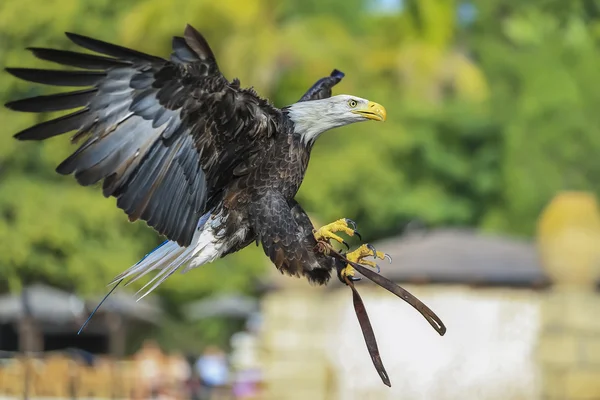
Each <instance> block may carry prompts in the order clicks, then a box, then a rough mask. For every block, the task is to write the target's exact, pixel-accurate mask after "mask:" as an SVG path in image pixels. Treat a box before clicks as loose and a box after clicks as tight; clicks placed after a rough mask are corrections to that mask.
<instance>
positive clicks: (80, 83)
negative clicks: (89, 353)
mask: <svg viewBox="0 0 600 400" xmlns="http://www.w3.org/2000/svg"><path fill="white" fill-rule="evenodd" d="M67 37H68V38H69V39H70V40H71V41H73V42H74V43H75V44H76V45H79V46H81V47H83V48H85V49H87V50H91V51H92V52H95V53H99V54H90V53H80V52H73V51H65V50H56V49H47V48H30V50H31V51H32V52H33V54H34V55H35V56H36V57H37V58H39V59H42V60H46V61H50V62H54V63H58V64H61V65H65V66H69V67H76V68H79V70H43V69H30V68H7V71H8V72H9V73H11V74H12V75H14V76H16V77H18V78H20V79H24V80H26V81H29V82H34V83H41V84H47V85H55V86H71V87H82V88H83V89H80V90H75V91H71V92H66V93H59V94H52V95H47V96H37V97H32V98H26V99H22V100H17V101H13V102H10V103H7V104H6V107H8V108H10V109H12V110H15V111H23V112H36V113H44V112H49V111H65V110H72V109H76V111H73V112H71V113H69V114H66V115H64V116H61V117H59V118H55V119H52V120H49V121H46V122H42V123H39V124H37V125H35V126H32V127H30V128H27V129H25V130H23V131H21V132H19V133H17V134H16V135H15V137H16V138H17V139H19V140H45V139H49V138H52V137H54V136H58V135H62V134H64V133H67V132H71V131H76V132H75V134H74V135H73V136H72V138H71V140H72V141H73V142H74V143H80V146H79V148H78V149H77V150H76V151H75V152H74V153H73V154H72V155H70V156H69V157H68V158H67V159H66V160H64V161H63V162H62V163H61V164H60V165H59V166H58V167H57V169H56V170H57V172H58V173H60V174H63V175H69V174H74V176H75V179H76V180H77V182H79V183H80V184H81V185H84V186H88V185H94V184H97V183H98V182H102V192H103V194H104V196H105V197H109V196H113V197H115V198H116V199H117V206H118V207H119V208H121V209H122V210H124V211H125V213H127V215H128V216H129V220H130V221H136V220H138V219H141V220H143V221H146V223H147V224H148V225H150V226H151V227H153V228H154V229H155V230H156V231H158V233H159V234H161V235H163V236H165V237H166V239H167V240H166V241H165V242H164V243H163V244H162V245H160V246H159V247H157V248H156V249H154V250H153V251H152V252H150V253H149V254H147V255H146V256H145V257H144V258H143V259H142V260H141V261H139V262H138V263H137V264H135V265H133V266H132V267H130V268H129V269H127V270H126V271H125V272H123V273H122V274H120V275H119V276H117V277H116V278H115V280H114V281H113V283H116V285H115V286H114V287H113V290H114V288H116V287H117V286H118V284H119V283H121V282H122V281H123V280H124V279H128V278H129V282H133V281H135V280H137V279H139V278H141V277H142V276H144V275H146V274H147V273H149V272H151V271H156V272H157V274H156V275H155V276H154V277H153V279H151V280H150V281H149V282H148V284H146V286H144V287H143V288H142V289H141V290H140V291H141V292H143V291H144V289H146V288H147V289H146V291H145V292H144V293H143V294H142V296H141V297H144V296H145V295H147V294H148V293H150V292H151V291H152V290H154V289H155V288H156V287H158V286H159V285H160V284H161V283H162V282H164V281H165V279H167V278H168V277H169V276H170V275H172V274H173V273H175V272H176V271H178V270H180V271H182V272H186V271H189V270H190V269H193V268H196V267H199V266H201V265H203V264H206V263H209V262H211V261H214V260H215V259H217V258H220V257H224V256H226V255H228V254H231V253H233V252H236V251H238V250H241V249H243V248H244V247H246V246H248V245H249V244H251V243H253V242H256V243H257V244H259V243H262V247H263V249H264V252H265V254H266V255H267V256H268V257H269V258H270V259H271V261H272V262H273V263H274V264H275V266H276V267H277V268H278V269H279V270H280V271H281V272H282V273H287V274H289V275H292V276H298V277H301V276H303V277H306V278H307V279H308V280H309V281H310V282H312V283H316V284H320V285H323V284H325V283H327V282H328V280H329V279H330V277H331V275H332V272H334V271H335V272H337V276H338V278H339V279H340V280H341V281H342V282H344V283H346V284H347V285H348V286H350V287H351V289H352V292H353V298H354V306H355V310H356V313H357V316H358V318H359V322H360V325H361V328H362V329H363V334H364V336H365V340H366V343H367V348H368V350H369V353H370V354H371V358H372V360H373V363H374V364H375V367H376V368H377V371H378V372H379V374H380V376H381V378H382V380H383V382H384V383H385V384H387V385H389V384H390V383H389V379H388V377H387V375H386V373H385V369H384V368H383V364H382V362H381V359H380V357H379V352H378V350H377V345H376V342H375V337H374V335H373V332H372V328H371V325H370V323H369V320H368V317H367V315H366V311H365V309H364V305H363V304H362V300H361V299H360V296H359V295H358V292H356V289H355V288H354V285H353V281H354V279H356V278H355V277H354V274H355V272H356V270H358V271H359V272H360V273H361V274H362V275H363V276H366V277H367V278H369V279H370V280H372V281H374V282H375V283H377V284H378V285H380V286H382V287H384V288H386V289H387V290H389V291H390V292H392V293H394V294H396V295H397V296H399V297H400V298H402V299H403V300H405V301H407V302H408V303H409V304H411V305H412V306H413V307H414V308H416V309H417V310H418V311H419V312H421V314H422V315H423V316H424V317H425V318H426V319H427V321H428V322H429V323H430V324H431V325H432V326H433V327H434V329H436V331H438V332H439V333H440V334H442V335H443V334H444V332H445V329H446V328H445V327H444V325H443V323H442V322H441V320H439V318H438V317H437V316H436V315H435V314H434V313H433V312H432V311H431V310H430V309H429V308H427V307H426V306H425V305H424V304H423V303H421V302H420V301H419V300H418V299H416V298H415V297H414V296H412V295H411V294H410V293H408V292H406V291H405V290H404V289H402V288H400V287H399V286H396V285H395V284H393V283H392V282H391V281H389V280H387V279H386V278H384V277H382V276H381V275H379V274H377V273H376V272H374V271H372V270H371V269H368V268H365V267H364V266H363V265H367V266H371V267H376V264H375V263H374V262H373V261H370V260H364V259H365V258H366V257H371V256H372V257H375V258H380V259H383V258H385V257H386V254H384V253H381V252H379V251H376V250H375V249H374V248H373V247H372V246H371V245H368V244H363V245H361V246H360V247H359V248H358V249H356V250H354V251H353V252H349V253H346V254H343V255H342V254H340V253H338V252H337V251H336V250H334V249H333V248H332V246H331V241H332V240H333V241H337V242H340V243H344V244H345V243H346V242H345V241H344V240H343V239H342V237H340V236H339V235H338V233H344V234H347V235H349V236H353V235H358V232H357V231H356V226H355V224H354V222H353V221H351V220H350V219H347V218H341V219H339V220H337V221H334V222H333V223H330V224H327V225H325V226H323V227H321V228H319V229H315V228H314V227H313V225H312V223H311V221H310V219H309V218H308V216H307V214H306V212H305V211H304V210H303V209H302V207H301V206H300V204H298V202H297V201H296V200H295V199H294V197H295V196H296V193H297V192H298V189H299V188H300V184H301V183H302V181H303V179H304V174H305V172H306V169H307V166H308V161H309V158H310V153H311V149H312V147H313V144H314V143H315V140H316V139H317V138H318V137H319V136H320V135H321V134H322V133H323V132H325V131H328V130H330V129H333V128H337V127H341V126H344V125H348V124H351V123H355V122H361V121H385V119H386V110H385V108H384V107H383V106H381V105H380V104H377V103H375V102H372V101H369V100H366V99H363V98H360V97H357V96H351V95H337V96H332V92H331V91H332V87H333V86H335V85H336V84H337V83H339V82H340V80H341V79H342V78H343V77H344V74H343V73H342V72H340V71H338V70H334V71H333V72H332V73H331V74H330V76H327V77H325V78H322V79H320V80H318V81H317V82H316V83H315V84H314V85H313V86H312V87H311V88H310V89H309V90H308V91H307V92H306V93H305V94H304V95H303V96H302V97H301V98H300V99H299V101H298V102H296V103H294V104H291V105H289V106H287V107H284V108H281V109H280V108H276V107H274V106H273V105H272V104H271V103H269V102H268V101H267V100H265V99H263V98H261V97H259V96H258V94H257V93H256V92H255V91H254V90H253V89H243V88H241V86H240V82H239V80H238V79H234V80H232V81H228V80H227V79H226V78H225V77H224V76H223V75H222V74H221V72H220V71H219V67H218V65H217V61H216V59H215V56H214V55H213V52H212V50H211V49H210V47H209V45H208V43H207V42H206V40H205V39H204V38H203V37H202V35H201V34H200V33H199V32H198V31H197V30H195V29H194V28H193V27H191V26H189V25H188V26H187V27H186V29H185V32H184V35H183V37H174V38H173V42H172V48H173V50H172V53H171V56H170V58H169V59H168V60H167V59H163V58H160V57H156V56H153V55H149V54H145V53H141V52H139V51H135V50H132V49H128V48H125V47H121V46H117V45H114V44H110V43H106V42H103V41H100V40H97V39H93V38H90V37H85V36H81V35H78V34H74V33H67ZM361 264H363V265H361ZM111 292H112V290H111ZM111 292H109V295H110V293H111ZM107 296H108V295H107ZM141 297H140V298H141ZM105 298H106V297H105ZM94 312H95V311H94ZM92 315H93V313H92ZM90 318H91V316H90ZM88 321H89V319H88ZM86 323H87V321H86ZM84 326H85V324H84ZM82 329H83V327H82ZM80 332H81V330H80Z"/></svg>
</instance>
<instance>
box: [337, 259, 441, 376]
mask: <svg viewBox="0 0 600 400" xmlns="http://www.w3.org/2000/svg"><path fill="white" fill-rule="evenodd" d="M329 255H330V256H333V257H335V258H337V259H339V260H341V261H343V262H344V263H346V264H350V265H351V266H352V267H354V269H356V271H358V272H359V273H360V274H361V275H363V276H364V277H365V278H367V279H369V280H370V281H372V282H374V283H375V284H377V285H378V286H381V287H382V288H384V289H385V290H387V291H388V292H391V293H393V294H395V295H396V296H398V297H399V298H401V299H402V300H404V301H405V302H407V303H408V304H410V305H411V306H412V307H413V308H414V309H415V310H417V311H418V312H419V313H420V314H421V315H422V316H423V318H425V319H426V320H427V322H429V324H430V325H431V326H432V327H433V329H435V331H436V332H437V333H439V334H440V336H443V335H444V334H445V333H446V326H445V325H444V323H443V322H442V320H441V319H440V318H439V317H438V316H437V315H436V314H435V313H434V312H433V311H432V310H431V309H430V308H429V307H427V306H426V305H425V304H423V302H422V301H421V300H419V299H417V298H416V297H415V296H413V295H412V294H411V293H410V292H408V291H407V290H406V289H403V288H401V287H400V286H398V285H396V284H395V283H394V282H392V281H391V280H389V279H387V278H385V277H384V276H381V275H379V274H378V273H377V272H375V271H373V270H371V269H369V268H366V267H363V266H362V265H360V264H357V263H355V262H352V261H350V260H348V259H347V258H346V257H344V256H343V255H342V254H340V253H338V252H337V251H335V250H333V249H329ZM345 283H346V285H348V286H349V287H350V289H351V290H352V300H353V303H354V311H355V312H356V317H357V318H358V323H359V324H360V328H361V330H362V333H363V336H364V338H365V343H366V345H367V350H368V351H369V355H370V356H371V360H372V361H373V365H374V366H375V369H376V370H377V372H378V373H379V376H380V377H381V380H382V381H383V383H384V384H385V385H387V386H390V387H391V386H392V385H391V382H390V379H389V376H388V374H387V372H386V371H385V367H384V366H383V362H382V361H381V355H380V354H379V349H378V347H377V340H376V339H375V333H374V332H373V327H372V326H371V321H370V320H369V316H368V314H367V310H366V308H365V305H364V303H363V301H362V298H361V297H360V295H359V293H358V291H357V290H356V288H355V287H354V282H353V281H351V280H350V279H348V278H347V277H346V278H345Z"/></svg>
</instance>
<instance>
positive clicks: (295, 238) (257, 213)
mask: <svg viewBox="0 0 600 400" xmlns="http://www.w3.org/2000/svg"><path fill="white" fill-rule="evenodd" d="M250 207H251V210H250V211H251V212H250V215H252V217H253V220H252V221H251V224H252V228H253V230H254V232H255V233H256V236H257V240H260V242H261V243H262V246H263V250H264V251H265V254H266V255H267V256H268V257H269V258H270V259H271V261H272V262H273V264H275V266H276V267H277V269H279V270H280V271H281V272H285V273H287V274H289V275H294V276H306V277H307V278H308V280H309V281H311V282H315V283H319V284H324V283H326V282H327V281H328V280H329V278H330V276H331V271H332V270H335V269H336V268H337V267H338V264H340V263H341V262H340V261H339V260H336V259H334V258H333V257H329V256H325V255H323V254H321V253H319V252H316V251H315V247H316V246H317V241H316V239H315V237H314V234H313V229H314V227H313V225H312V223H311V222H310V219H309V218H308V216H307V215H306V213H305V212H304V210H303V209H302V208H301V207H300V205H299V204H298V203H296V202H295V201H294V200H292V201H291V202H288V201H286V199H285V198H284V197H283V196H282V195H281V194H279V193H277V192H268V193H266V194H265V195H264V197H262V198H261V199H260V201H256V202H254V203H252V204H251V205H250ZM341 266H342V267H343V266H344V265H341Z"/></svg>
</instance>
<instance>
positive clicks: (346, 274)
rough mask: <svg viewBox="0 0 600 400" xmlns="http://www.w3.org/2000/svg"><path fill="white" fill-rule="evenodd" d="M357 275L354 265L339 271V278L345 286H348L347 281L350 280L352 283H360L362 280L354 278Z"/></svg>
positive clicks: (347, 265)
mask: <svg viewBox="0 0 600 400" xmlns="http://www.w3.org/2000/svg"><path fill="white" fill-rule="evenodd" d="M355 273H356V270H355V269H354V268H353V267H352V265H350V264H346V266H345V267H344V268H340V269H338V278H339V280H340V281H341V282H342V283H345V284H347V283H346V279H348V280H350V281H352V282H356V281H359V280H360V278H359V277H356V276H354V274H355Z"/></svg>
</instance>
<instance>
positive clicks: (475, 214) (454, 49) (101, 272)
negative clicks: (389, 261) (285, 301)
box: [0, 0, 600, 340]
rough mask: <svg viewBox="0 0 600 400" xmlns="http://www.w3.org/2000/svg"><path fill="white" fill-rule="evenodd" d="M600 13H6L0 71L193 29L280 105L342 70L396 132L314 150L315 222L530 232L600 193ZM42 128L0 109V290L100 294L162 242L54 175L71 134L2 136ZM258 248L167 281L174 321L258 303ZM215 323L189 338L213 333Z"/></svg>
mask: <svg viewBox="0 0 600 400" xmlns="http://www.w3.org/2000/svg"><path fill="white" fill-rule="evenodd" d="M599 12H600V1H596V0H573V1H570V2H565V1H561V0H535V1H530V2H506V1H502V0H486V1H473V2H468V1H452V0H420V1H416V0H412V1H410V0H404V1H401V0H350V1H348V0H327V1H322V0H319V1H317V0H310V1H308V0H307V1H302V2H300V1H292V0H289V1H288V0H286V1H279V0H257V1H252V2H249V1H236V0H223V1H219V2H214V1H211V2H209V1H204V0H197V1H184V0H173V1H171V2H165V1H162V0H135V1H128V2H113V1H109V0H93V1H90V0H60V1H58V0H48V1H45V2H39V1H34V0H18V1H17V0H7V1H4V2H2V3H1V4H0V64H2V65H6V66H8V65H10V66H41V65H43V64H42V63H41V62H39V61H36V60H35V59H34V58H33V56H31V55H30V54H29V53H28V52H27V51H25V50H24V49H25V47H28V46H38V47H42V46H53V47H58V48H67V49H68V48H73V46H72V45H70V44H69V42H68V40H67V39H66V38H65V37H64V36H62V32H64V31H74V32H78V33H81V34H85V35H90V36H94V37H98V38H100V39H103V40H107V41H113V42H117V43H120V44H122V45H125V46H129V47H132V48H136V49H139V50H142V51H146V52H150V53H153V54H156V55H161V56H165V57H166V56H168V54H169V52H170V37H171V36H172V35H181V33H182V31H183V28H184V26H185V24H186V23H190V24H192V25H194V26H195V27H197V28H198V29H199V30H200V31H202V32H203V33H204V35H205V36H206V38H207V40H208V41H209V43H210V44H211V46H212V48H213V50H214V52H215V54H216V56H217V59H218V61H219V65H220V67H221V69H222V71H223V73H224V74H225V76H226V77H228V78H229V79H233V78H234V77H238V78H240V79H241V82H242V85H244V86H255V88H256V89H257V90H258V92H259V93H260V94H262V95H263V96H265V97H268V98H269V99H271V100H272V101H273V102H274V103H275V105H277V106H284V105H286V104H289V103H292V102H294V101H296V100H297V99H298V98H299V97H300V96H301V95H302V93H303V92H304V91H305V90H306V88H307V87H309V86H310V85H311V84H312V83H313V82H314V81H315V80H316V79H318V78H320V77H322V76H325V75H327V74H328V73H329V72H330V71H331V70H332V69H333V68H338V69H340V70H342V71H344V72H345V73H346V79H345V80H344V81H342V83H341V84H340V85H339V86H337V87H336V88H335V91H336V93H353V94H356V95H358V96H361V97H366V98H369V99H373V100H375V101H378V102H380V103H382V104H384V105H385V106H386V108H387V109H388V118H389V119H388V121H387V122H386V123H385V124H381V125H379V124H377V125H362V124H359V125H356V126H350V127H346V128H343V129H341V130H338V131H334V132H331V133H329V134H327V135H324V136H323V137H322V138H321V139H320V140H319V141H318V142H317V144H316V146H315V149H314V152H313V159H312V162H311V166H310V167H309V171H308V174H307V177H306V180H305V183H304V185H303V187H302V189H301V191H300V193H299V200H300V201H301V202H302V203H303V204H304V206H305V208H306V209H307V210H308V211H309V212H310V213H311V214H312V215H314V216H315V217H317V218H318V219H319V220H320V221H328V220H333V219H337V218H340V217H342V216H345V217H350V218H352V219H354V220H356V221H357V222H358V224H359V227H360V229H361V232H362V233H363V236H364V237H365V239H366V240H368V241H374V240H377V239H380V238H383V237H386V236H391V235H397V234H399V233H401V231H402V230H403V228H404V226H405V225H406V224H407V223H408V222H409V221H411V220H419V221H422V222H423V223H424V224H426V225H427V226H431V227H435V226H448V225H453V226H471V227H478V228H481V229H484V230H487V231H492V232H501V233H505V234H512V235H523V236H527V235H531V234H532V232H533V229H534V221H535V219H536V217H537V216H538V214H539V212H540V210H541V208H542V207H543V205H544V204H545V203H546V202H547V201H548V200H549V199H550V197H551V196H553V194H554V193H555V192H556V191H558V190H564V189H584V190H589V191H592V192H595V193H598V192H599V189H600V183H599V181H598V179H597V177H598V176H600V160H599V158H598V154H600V134H599V133H598V127H599V126H600V113H598V112H597V109H598V108H599V107H600V83H599V80H598V79H596V78H597V73H598V72H597V71H599V70H600V56H599V55H598V51H597V46H598V41H599V36H600V18H599V15H600V14H599ZM0 86H1V87H2V88H3V90H2V92H1V93H0V99H1V100H2V101H3V102H5V101H7V100H8V99H15V98H19V97H25V96H30V95H36V94H38V93H43V92H44V91H46V90H47V88H44V87H42V86H37V85H31V84H26V83H23V82H19V81H18V80H16V79H13V78H12V77H10V76H9V75H8V74H6V73H2V74H0ZM34 119H35V117H34V116H31V115H28V114H20V113H14V112H8V111H7V110H4V109H2V110H0V120H1V121H2V122H3V124H2V131H3V134H2V135H0V275H1V276H3V277H4V278H5V279H3V280H2V281H0V291H7V290H18V288H20V287H21V286H22V285H24V284H27V283H29V282H33V281H42V282H48V283H51V284H53V285H56V286H59V287H62V288H66V289H70V290H74V291H77V292H79V293H82V294H91V293H98V292H101V291H103V290H104V289H105V284H106V282H108V281H109V280H110V279H111V278H112V277H113V276H114V275H116V274H117V273H119V272H120V271H122V270H123V269H125V268H126V267H127V266H129V265H130V264H132V263H134V262H136V261H137V260H138V259H139V258H140V257H141V256H142V255H143V254H144V253H145V252H147V251H148V250H149V249H151V248H152V247H153V246H154V245H156V244H157V243H159V241H160V238H158V237H157V235H156V234H154V232H153V231H152V230H151V229H149V228H147V227H146V226H145V224H144V223H136V224H133V225H132V224H129V223H128V222H127V218H126V216H125V215H124V213H123V212H122V211H120V210H118V209H117V208H116V206H115V200H114V199H104V198H103V197H102V195H101V194H100V191H99V190H98V188H97V187H92V188H82V187H79V186H78V185H77V184H76V183H75V182H74V179H70V178H65V177H61V176H59V175H57V174H56V173H54V167H55V166H56V165H58V163H59V162H60V161H61V160H62V159H64V158H65V157H66V156H67V155H68V154H69V153H70V152H71V151H73V147H72V146H70V145H69V143H68V141H67V140H66V138H60V139H55V140H52V141H48V142H44V143H27V144H23V143H19V142H17V141H15V140H14V139H12V134H14V133H16V132H18V131H19V130H21V129H23V128H25V127H27V126H29V125H31V124H33V123H34V122H35V121H34ZM251 247H252V248H250V249H247V250H244V251H243V252H241V253H240V254H237V255H235V256H233V257H228V258H227V261H226V262H222V261H218V262H216V263H214V264H211V265H209V266H205V267H202V270H200V271H194V272H193V273H190V274H187V275H185V276H180V275H178V276H174V277H172V278H170V279H169V280H167V282H166V284H164V285H163V286H161V287H160V288H159V290H158V293H159V294H160V295H161V297H162V298H163V299H164V302H165V304H166V305H167V309H168V310H170V312H171V315H172V318H173V320H174V321H178V320H181V319H182V316H181V315H179V314H178V311H177V310H179V306H180V305H181V304H182V303H184V302H187V301H190V300H193V299H196V298H200V297H203V296H206V295H210V294H213V293H215V292H222V291H240V292H244V293H252V291H253V288H254V287H255V282H256V280H257V279H258V278H259V277H260V276H261V275H262V274H263V273H264V272H265V270H266V268H268V267H267V265H268V263H267V261H266V258H265V257H264V256H263V255H262V251H261V249H260V248H258V249H257V248H255V247H253V246H251ZM215 324H216V325H214V324H213V325H210V326H212V328H207V329H206V330H204V331H202V330H200V331H198V332H200V333H198V332H194V334H196V333H197V334H199V335H203V334H204V335H206V337H207V338H208V339H207V340H212V339H214V338H216V337H219V332H221V330H220V329H221V328H218V329H217V328H214V327H215V326H219V327H221V326H222V324H221V323H220V322H219V323H215ZM171 325H174V326H178V325H177V323H174V324H169V326H171ZM176 329H178V328H173V330H176ZM202 332H204V333H202ZM207 332H209V333H207ZM210 332H212V333H210ZM167 336H168V335H167ZM211 338H212V339H211Z"/></svg>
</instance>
